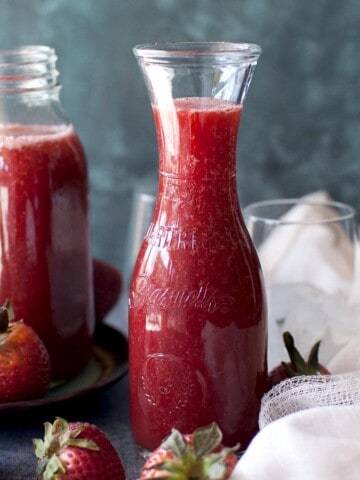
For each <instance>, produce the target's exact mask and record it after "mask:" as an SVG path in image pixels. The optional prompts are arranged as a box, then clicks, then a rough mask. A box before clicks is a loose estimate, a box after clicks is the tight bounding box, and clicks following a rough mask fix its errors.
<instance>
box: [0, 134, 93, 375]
mask: <svg viewBox="0 0 360 480" xmlns="http://www.w3.org/2000/svg"><path fill="white" fill-rule="evenodd" d="M0 192H1V193H0V195H1V202H0V204H1V206H0V247H1V252H0V258H1V263H0V302H4V301H5V300H6V299H11V302H12V305H13V309H14V312H15V317H16V319H17V320H20V319H21V318H23V319H24V322H25V323H27V324H29V325H31V326H32V327H33V328H34V330H35V331H36V332H37V333H38V335H39V336H40V337H41V339H42V340H43V342H44V344H45V346H46V348H47V349H48V352H49V355H50V359H51V365H52V372H53V378H54V379H62V378H67V377H71V376H73V375H75V374H77V373H79V372H80V371H81V370H82V369H83V368H84V366H85V365H86V363H87V362H88V360H89V358H90V356H91V351H92V334H93V328H94V313H93V291H92V274H91V263H90V246H89V228H88V200H87V193H88V187H87V168H86V161H85V156H84V152H83V149H82V146H81V144H80V141H79V139H78V137H77V136H76V134H75V132H74V130H73V128H72V126H62V127H60V126H59V127H48V126H38V125H32V126H25V125H3V126H0Z"/></svg>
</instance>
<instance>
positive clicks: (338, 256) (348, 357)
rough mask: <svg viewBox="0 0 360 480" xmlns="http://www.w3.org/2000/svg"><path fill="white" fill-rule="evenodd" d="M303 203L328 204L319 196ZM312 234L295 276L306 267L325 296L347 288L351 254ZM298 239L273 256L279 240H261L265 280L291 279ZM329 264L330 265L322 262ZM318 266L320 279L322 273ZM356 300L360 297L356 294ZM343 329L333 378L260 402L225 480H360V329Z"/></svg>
mask: <svg viewBox="0 0 360 480" xmlns="http://www.w3.org/2000/svg"><path fill="white" fill-rule="evenodd" d="M308 198H309V199H312V200H313V199H316V200H318V199H320V200H324V199H325V200H326V199H329V197H328V195H327V194H326V193H323V192H317V193H315V194H314V195H311V196H308ZM290 215H295V216H296V218H297V219H298V218H299V215H300V216H301V215H306V210H301V211H299V210H296V211H292V212H290ZM318 234H319V236H318V237H317V239H316V237H315V238H313V239H312V240H315V242H313V246H312V247H310V249H309V250H307V254H308V255H310V257H311V259H312V261H311V262H310V263H309V262H307V267H306V268H305V269H304V270H301V269H300V270H299V269H298V270H297V272H298V273H297V275H298V274H299V272H303V274H304V278H305V276H306V277H307V278H308V276H309V270H308V271H307V270H306V269H312V272H310V274H311V275H312V277H311V278H312V279H313V281H314V283H315V285H316V284H317V282H318V285H319V286H321V288H322V289H324V285H325V289H326V291H327V293H329V294H332V293H334V292H336V291H337V290H338V289H342V288H344V286H345V287H346V284H347V282H353V280H354V279H353V280H351V272H350V270H349V269H347V266H348V265H350V264H351V262H352V261H353V257H352V255H355V253H356V252H351V251H350V250H349V244H348V242H347V240H346V239H345V238H344V237H342V236H341V237H335V238H337V240H336V241H335V242H333V243H332V244H331V242H330V243H326V241H325V244H324V237H322V234H321V232H320V230H319V232H318ZM304 235H305V236H304ZM304 235H303V231H302V229H301V226H300V227H299V229H297V231H296V235H294V236H290V237H286V238H281V242H280V246H279V245H278V246H277V247H276V249H275V250H274V248H272V247H274V245H275V242H274V241H275V240H276V242H278V241H279V239H280V237H278V236H276V237H273V238H272V239H271V242H270V241H269V242H267V244H266V245H265V247H264V249H263V251H262V256H261V261H262V264H263V270H264V271H265V276H266V279H267V281H268V282H269V280H270V279H271V280H273V281H276V282H286V281H287V279H289V276H290V278H292V279H293V276H292V275H294V274H293V267H294V265H295V263H296V265H299V260H300V262H301V259H302V258H303V256H302V254H301V252H303V251H304V250H303V246H304V242H305V241H307V240H308V239H307V238H306V233H304ZM316 240H318V241H316ZM273 242H274V243H273ZM293 249H295V253H294V250H293ZM329 258H331V259H333V260H334V261H333V262H328V259H329ZM344 259H345V261H344ZM347 259H348V260H349V263H348V260H347ZM294 262H295V263H294ZM329 263H330V266H329V265H327V266H326V264H329ZM344 266H345V268H343V267H344ZM324 268H325V269H326V272H327V273H326V275H324V274H323V273H321V272H324ZM319 269H320V273H319ZM300 277H301V273H300ZM300 280H301V281H302V280H303V279H301V278H300ZM355 280H356V279H355ZM353 283H354V282H353ZM357 296H358V297H360V289H359V288H357ZM333 308H336V304H334V305H333ZM299 309H301V306H299ZM352 313H353V312H352ZM355 313H356V312H355ZM315 320H316V319H314V321H315ZM342 321H343V322H344V325H345V326H346V319H343V318H339V322H342ZM357 321H358V322H360V318H358V319H357ZM357 325H359V323H357ZM350 327H351V328H352V329H353V332H352V335H351V341H348V342H347V343H346V344H345V346H344V347H343V348H342V349H341V350H340V351H339V352H338V353H336V355H335V356H334V357H333V358H332V359H331V360H330V362H328V363H327V367H328V368H329V370H330V371H331V373H332V375H330V376H329V377H320V376H314V377H301V378H300V377H295V378H293V379H288V380H286V381H284V382H282V383H281V384H279V385H277V386H275V387H274V388H273V389H272V390H271V391H270V392H268V394H266V395H265V396H264V398H263V400H262V408H261V412H260V417H259V425H260V431H259V433H258V434H257V435H256V436H255V438H254V439H253V441H252V442H251V443H250V445H249V447H248V448H247V450H246V452H245V453H244V455H243V456H242V457H241V458H240V460H239V462H238V464H237V465H236V467H235V469H234V471H233V473H232V475H231V477H230V480H289V479H290V480H339V479H341V480H357V479H360V328H359V329H358V335H357V334H356V331H357V329H356V323H355V324H354V323H351V324H350ZM300 330H301V329H300ZM316 340H317V339H315V341H316ZM284 360H286V358H284ZM320 360H321V349H320Z"/></svg>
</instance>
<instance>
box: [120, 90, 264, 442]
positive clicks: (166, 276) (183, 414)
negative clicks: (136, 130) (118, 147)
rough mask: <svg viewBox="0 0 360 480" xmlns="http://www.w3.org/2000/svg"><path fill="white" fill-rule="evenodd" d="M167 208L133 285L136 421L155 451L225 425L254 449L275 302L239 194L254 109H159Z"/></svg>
mask: <svg viewBox="0 0 360 480" xmlns="http://www.w3.org/2000/svg"><path fill="white" fill-rule="evenodd" d="M153 110H154V116H155V124H156V128H157V136H158V146H159V166H160V169H159V170H160V171H159V173H160V175H159V191H158V201H157V204H156V207H155V213H154V216H153V219H152V222H151V225H150V228H149V230H148V232H147V235H146V237H145V241H144V243H143V245H142V248H141V250H140V253H139V256H138V259H137V263H136V265H135V269H134V274H133V279H132V284H131V288H130V308H129V350H130V357H129V366H130V413H131V423H132V430H133V434H134V438H135V440H136V442H137V443H138V444H140V445H141V446H142V447H144V448H146V449H148V450H153V449H154V448H155V447H157V446H158V445H159V444H160V443H161V441H162V440H163V438H165V437H166V436H167V435H168V434H169V433H170V431H171V429H172V428H173V427H174V428H177V429H178V430H180V431H181V432H183V433H188V432H191V431H193V430H195V428H197V427H199V426H204V425H207V424H209V423H211V422H212V421H215V422H217V423H218V425H219V426H220V428H221V430H222V432H223V434H224V443H225V444H226V445H232V444H235V443H236V442H241V447H242V448H245V446H246V445H247V444H248V442H249V441H250V439H251V438H252V436H253V435H254V434H255V432H256V430H257V418H258V412H259V407H260V399H261V396H262V394H263V393H264V392H265V390H266V381H267V380H266V379H267V376H266V304H265V299H264V288H263V281H262V276H261V272H260V266H259V262H258V258H257V255H256V252H255V249H254V247H253V244H252V242H251V240H250V238H249V235H248V233H247V231H246V228H245V226H244V222H243V218H242V215H241V211H240V206H239V201H238V197H237V190H236V172H235V159H236V155H235V153H236V142H237V130H238V125H239V121H240V116H241V111H242V107H241V106H239V105H236V104H233V103H231V102H227V101H222V100H215V99H211V98H209V99H204V98H186V99H185V98H184V99H177V100H175V105H174V109H173V110H167V109H163V108H161V109H160V108H159V107H156V106H154V107H153Z"/></svg>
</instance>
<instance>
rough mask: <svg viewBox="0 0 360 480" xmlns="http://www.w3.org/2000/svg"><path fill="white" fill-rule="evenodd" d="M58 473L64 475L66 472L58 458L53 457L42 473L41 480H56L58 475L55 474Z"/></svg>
mask: <svg viewBox="0 0 360 480" xmlns="http://www.w3.org/2000/svg"><path fill="white" fill-rule="evenodd" d="M58 473H66V470H65V467H64V465H63V464H62V463H61V461H60V459H59V457H57V456H56V455H53V456H52V457H51V458H50V460H48V462H47V465H46V468H45V470H44V472H43V479H44V480H53V479H54V478H57V476H58V475H56V474H58ZM55 475H56V477H55Z"/></svg>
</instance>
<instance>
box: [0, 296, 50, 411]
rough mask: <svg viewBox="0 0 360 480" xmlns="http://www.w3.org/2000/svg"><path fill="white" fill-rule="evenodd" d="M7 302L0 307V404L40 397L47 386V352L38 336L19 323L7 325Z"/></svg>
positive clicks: (11, 314)
mask: <svg viewBox="0 0 360 480" xmlns="http://www.w3.org/2000/svg"><path fill="white" fill-rule="evenodd" d="M12 317H13V313H12V310H11V306H10V304H9V302H6V303H5V305H4V306H3V307H0V402H1V403H7V402H17V401H21V400H32V399H34V398H39V397H43V396H44V395H45V393H46V392H47V391H48V389H49V386H50V377H51V368H50V360H49V355H48V352H47V350H46V348H45V345H44V344H43V342H42V341H41V340H40V337H39V336H38V335H37V334H36V333H35V331H34V330H33V329H32V328H31V327H30V326H28V325H25V323H24V322H23V321H18V322H14V323H10V320H12Z"/></svg>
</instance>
